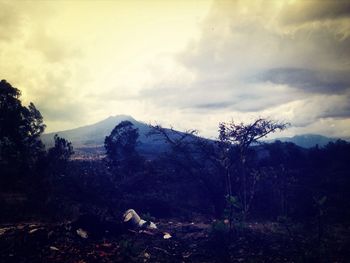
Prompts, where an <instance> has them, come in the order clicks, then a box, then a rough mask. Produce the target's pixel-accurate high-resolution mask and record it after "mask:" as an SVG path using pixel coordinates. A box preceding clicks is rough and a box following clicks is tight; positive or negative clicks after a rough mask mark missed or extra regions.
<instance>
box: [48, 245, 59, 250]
mask: <svg viewBox="0 0 350 263" xmlns="http://www.w3.org/2000/svg"><path fill="white" fill-rule="evenodd" d="M50 249H51V250H53V251H59V249H58V248H57V247H54V246H51V247H50Z"/></svg>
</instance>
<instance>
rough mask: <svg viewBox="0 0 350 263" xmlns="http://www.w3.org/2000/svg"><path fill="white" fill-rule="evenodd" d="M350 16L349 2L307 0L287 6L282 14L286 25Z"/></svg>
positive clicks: (282, 19) (345, 0)
mask: <svg viewBox="0 0 350 263" xmlns="http://www.w3.org/2000/svg"><path fill="white" fill-rule="evenodd" d="M349 16H350V1H348V0H321V1H320V0H318V1H315V0H307V1H296V2H295V3H292V4H289V5H285V6H284V7H283V8H282V10H281V13H280V17H281V21H282V22H284V23H286V24H296V23H305V22H313V21H322V20H326V19H338V18H343V17H349Z"/></svg>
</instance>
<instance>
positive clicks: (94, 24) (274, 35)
mask: <svg viewBox="0 0 350 263" xmlns="http://www.w3.org/2000/svg"><path fill="white" fill-rule="evenodd" d="M0 79H6V80H7V81H8V82H10V83H11V84H12V85H13V86H15V87H17V88H18V89H20V90H21V91H22V97H21V99H22V102H23V103H24V104H25V105H27V104H29V102H33V103H34V104H35V105H36V107H37V108H38V109H39V110H40V112H41V113H42V115H43V117H44V121H45V123H46V125H47V129H46V132H53V131H61V130H66V129H71V128H76V127H79V126H83V125H87V124H92V123H95V122H97V121H100V120H103V119H105V118H107V117H109V116H114V115H119V114H126V115H131V116H133V117H134V118H135V119H137V120H140V121H143V122H146V123H152V124H154V123H157V124H162V125H163V126H173V127H174V128H175V129H178V130H186V129H197V130H199V133H200V134H201V135H203V136H206V137H210V138H215V137H217V130H218V124H219V123H220V122H227V121H231V120H233V121H235V122H246V123H249V122H251V121H252V120H254V119H256V118H258V117H263V118H270V119H274V120H278V121H283V122H289V123H290V124H291V125H290V127H289V128H288V129H287V130H286V131H284V132H282V133H279V134H276V135H275V136H277V137H281V136H292V135H295V134H304V133H317V134H322V135H326V136H332V137H342V138H349V137H350V103H349V102H350V1H337V0H331V1H327V0H319V1H311V0H310V1H308V0H304V1H301V0H299V1H298V0H285V1H283V0H276V1H274V0H266V1H254V0H251V1H243V0H242V1H234V0H231V1H215V0H208V1H206V0H198V1H191V0H186V1H184V0H183V1H182V0H180V1H175V0H162V1H156V0H149V1H132V0H131V1H130V0H129V1H126V0H125V1H122V0H119V1H117V0H115V1H93V0H86V1H79V0H71V1H38V0H37V1H16V0H15V1H3V0H0Z"/></svg>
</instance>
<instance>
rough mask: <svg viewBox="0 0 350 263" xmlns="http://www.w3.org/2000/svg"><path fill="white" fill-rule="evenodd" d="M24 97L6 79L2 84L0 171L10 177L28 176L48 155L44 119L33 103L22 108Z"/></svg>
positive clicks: (0, 86)
mask: <svg viewBox="0 0 350 263" xmlns="http://www.w3.org/2000/svg"><path fill="white" fill-rule="evenodd" d="M20 95H21V92H20V90H18V89H17V88H15V87H12V86H11V84H10V83H8V82H7V81H6V80H1V81H0V169H1V174H2V176H5V177H6V178H9V177H11V176H13V175H24V173H27V172H28V171H30V169H32V168H33V166H34V165H35V163H36V161H37V160H38V158H39V156H41V155H43V154H44V145H43V143H42V142H41V140H40V135H41V134H42V133H43V132H44V129H45V127H46V126H45V124H44V123H43V117H42V115H41V114H40V112H39V111H38V110H37V109H36V107H35V106H34V104H33V103H30V104H29V106H28V108H27V107H25V106H22V103H21V101H20V99H19V97H20ZM28 169H29V170H28Z"/></svg>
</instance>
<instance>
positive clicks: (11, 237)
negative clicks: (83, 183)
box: [0, 220, 350, 263]
mask: <svg viewBox="0 0 350 263" xmlns="http://www.w3.org/2000/svg"><path fill="white" fill-rule="evenodd" d="M156 223H157V226H158V230H155V231H150V230H147V229H144V230H140V229H128V228H127V227H125V225H121V227H118V228H116V229H110V230H104V233H98V231H100V230H101V229H103V228H101V229H99V228H97V230H96V229H95V231H94V229H91V230H89V231H88V230H85V229H84V228H80V229H79V225H75V224H72V223H60V224H52V223H51V224H48V223H20V224H15V225H11V224H7V225H3V226H1V227H0V262H14V263H20V262H67V263H70V262H71V263H89V262H144V263H146V262H349V261H347V259H350V256H349V252H348V248H349V247H348V245H349V242H348V240H347V238H346V237H348V235H347V234H348V232H346V233H345V234H344V233H343V234H342V236H343V237H344V239H337V240H333V241H331V242H328V243H325V244H326V245H330V246H331V248H329V247H328V248H322V246H316V245H315V244H314V243H313V244H312V243H308V242H307V240H306V239H304V238H303V237H301V236H300V235H297V234H296V235H287V234H286V232H285V231H284V230H283V228H282V227H281V226H280V225H278V224H277V223H264V224H262V223H249V224H247V225H246V227H245V229H240V230H239V229H236V231H235V232H234V233H233V234H230V235H228V234H225V233H222V232H220V231H217V232H216V233H215V232H213V230H212V224H213V222H212V221H207V222H203V221H202V222H195V221H194V222H180V221H176V220H166V221H165V220H163V221H159V222H156ZM85 228H86V227H85ZM78 232H79V234H78ZM84 234H86V235H87V236H84ZM167 234H169V235H167ZM323 249H324V251H323Z"/></svg>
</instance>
